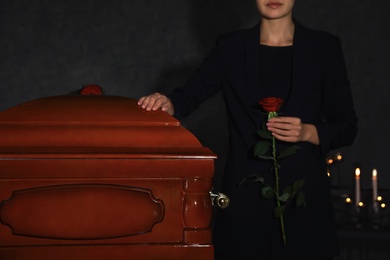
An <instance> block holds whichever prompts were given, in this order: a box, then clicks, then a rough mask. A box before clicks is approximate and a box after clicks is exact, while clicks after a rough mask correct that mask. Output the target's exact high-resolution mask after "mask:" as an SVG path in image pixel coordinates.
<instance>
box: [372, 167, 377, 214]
mask: <svg viewBox="0 0 390 260" xmlns="http://www.w3.org/2000/svg"><path fill="white" fill-rule="evenodd" d="M377 175H378V173H377V171H376V169H374V170H372V205H373V208H374V212H375V213H377V212H378V201H377V199H378V176H377Z"/></svg>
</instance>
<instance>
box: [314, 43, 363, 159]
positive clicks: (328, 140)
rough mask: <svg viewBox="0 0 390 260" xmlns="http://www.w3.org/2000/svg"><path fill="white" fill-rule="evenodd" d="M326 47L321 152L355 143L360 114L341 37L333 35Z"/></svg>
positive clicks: (324, 53) (319, 125) (319, 126)
mask: <svg viewBox="0 0 390 260" xmlns="http://www.w3.org/2000/svg"><path fill="white" fill-rule="evenodd" d="M323 46H324V47H323V48H324V51H323V55H324V56H323V57H324V60H325V62H324V75H323V81H322V90H323V116H324V120H323V122H322V123H320V124H317V125H316V127H317V131H318V136H319V139H320V147H321V151H322V153H323V154H326V153H327V152H329V151H330V150H334V149H337V148H340V147H342V146H348V145H351V144H352V143H353V141H354V139H355V137H356V135H357V117H356V113H355V110H354V104H353V99H352V93H351V89H350V82H349V80H348V77H347V70H346V66H345V61H344V55H343V51H342V48H341V43H340V40H339V38H337V37H335V36H332V37H331V38H330V40H329V41H327V42H325V44H324V45H323Z"/></svg>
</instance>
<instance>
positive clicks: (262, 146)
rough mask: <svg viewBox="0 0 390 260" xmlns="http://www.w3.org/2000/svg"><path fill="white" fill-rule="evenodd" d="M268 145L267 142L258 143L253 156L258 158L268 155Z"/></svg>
mask: <svg viewBox="0 0 390 260" xmlns="http://www.w3.org/2000/svg"><path fill="white" fill-rule="evenodd" d="M269 147H270V143H269V142H267V141H260V142H258V143H257V144H256V145H255V148H254V155H255V156H257V157H259V156H262V155H265V154H267V153H268V151H269Z"/></svg>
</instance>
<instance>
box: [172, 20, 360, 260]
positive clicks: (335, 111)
mask: <svg viewBox="0 0 390 260" xmlns="http://www.w3.org/2000/svg"><path fill="white" fill-rule="evenodd" d="M294 23H295V32H294V41H293V42H294V43H293V66H292V87H291V91H290V93H289V94H288V95H289V98H288V99H287V100H286V102H285V104H284V107H283V111H282V112H283V115H285V116H293V117H299V118H301V120H302V122H303V123H309V124H314V125H315V126H316V128H317V131H318V135H319V139H320V145H319V146H317V145H313V144H309V143H305V142H302V143H299V145H300V146H301V147H302V149H300V150H299V151H298V152H297V153H296V154H295V155H293V156H291V157H289V158H287V159H286V160H284V161H283V163H282V168H281V170H280V174H281V175H280V181H281V183H282V187H283V185H288V184H291V183H292V181H294V180H296V179H298V178H304V179H305V186H304V192H305V195H306V203H307V207H306V208H304V209H300V208H299V209H287V210H286V213H285V221H286V232H287V240H288V242H287V246H286V247H283V246H281V240H280V231H279V226H278V221H277V220H275V219H273V217H272V208H273V205H272V202H270V201H269V200H265V199H261V198H260V197H259V186H257V185H255V184H253V185H252V184H251V185H248V186H247V187H242V186H237V183H238V182H240V181H241V180H242V179H243V178H244V177H245V176H247V175H249V174H254V173H257V174H263V175H264V177H265V178H266V180H267V181H269V182H272V179H273V178H272V175H271V174H269V173H268V174H267V173H266V172H267V170H268V169H269V164H268V163H267V162H264V161H260V160H256V159H255V158H253V156H252V148H253V146H254V144H255V143H256V142H257V141H258V139H257V137H256V135H255V134H254V133H255V132H256V130H257V129H259V128H260V127H261V125H262V123H263V122H264V121H263V120H264V117H263V115H262V114H261V113H259V111H258V107H256V104H257V103H258V101H259V99H260V97H261V88H262V87H264V86H261V85H260V79H259V66H260V65H259V64H260V59H261V57H260V53H259V48H258V44H259V39H260V25H259V24H257V25H256V26H255V27H253V28H251V29H247V30H240V31H236V32H231V33H227V34H224V35H222V36H220V37H219V38H218V41H217V44H216V46H215V48H214V49H213V50H212V52H211V53H210V54H209V55H208V56H207V57H206V58H205V59H204V61H203V63H202V65H201V66H200V67H199V69H198V70H197V71H196V72H195V74H194V75H193V76H192V77H191V78H190V79H189V80H188V81H187V82H186V83H185V84H184V85H183V86H182V87H180V88H177V89H176V90H174V91H173V92H172V93H171V94H170V95H169V97H170V98H171V100H172V102H173V104H174V108H175V116H176V117H177V118H179V119H180V118H182V117H184V116H186V115H188V114H189V113H191V112H192V111H193V110H195V109H196V108H197V107H198V106H199V105H200V104H201V103H202V102H203V101H205V100H206V99H207V98H209V97H210V96H212V95H213V94H215V93H216V92H217V91H222V94H223V97H224V99H225V102H226V108H227V114H228V127H229V152H228V158H227V165H226V173H225V175H224V178H223V184H222V185H223V192H225V193H226V194H227V195H228V196H230V198H231V205H230V206H229V207H228V208H227V209H225V210H219V211H218V213H217V220H216V225H215V230H214V238H215V240H214V244H215V251H216V252H217V253H219V254H226V255H230V256H234V255H240V256H244V257H247V258H246V259H251V257H256V255H257V254H259V255H262V256H263V258H262V259H267V257H266V256H265V255H264V254H265V253H264V250H265V251H267V252H268V251H270V255H272V256H273V257H276V259H278V257H283V255H284V254H285V255H289V257H291V256H294V255H296V256H297V257H298V256H299V257H302V256H303V255H302V254H303V253H302V252H306V253H307V254H308V255H310V254H311V253H313V252H317V253H319V254H321V255H322V256H333V255H336V254H337V253H338V244H337V233H336V228H335V223H334V213H333V208H332V201H331V197H330V185H329V179H328V178H327V173H326V165H325V160H324V156H325V155H326V154H327V152H329V151H330V150H333V149H336V148H339V147H341V146H346V145H351V144H352V143H353V141H354V139H355V136H356V133H357V127H356V126H357V118H356V115H355V110H354V106H353V101H352V95H351V90H350V85H349V81H348V78H347V72H346V68H345V62H344V57H343V53H342V49H341V44H340V41H339V39H338V38H337V37H336V36H333V35H331V34H328V33H325V32H321V31H315V30H311V29H308V28H306V27H304V26H302V25H300V24H299V23H298V22H297V21H295V20H294ZM262 246H264V248H263V247H262ZM268 249H271V250H268ZM313 259H315V258H313ZM317 259H318V258H317Z"/></svg>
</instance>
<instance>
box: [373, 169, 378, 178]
mask: <svg viewBox="0 0 390 260" xmlns="http://www.w3.org/2000/svg"><path fill="white" fill-rule="evenodd" d="M377 175H378V173H377V171H376V169H374V170H372V177H376V176H377Z"/></svg>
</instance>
